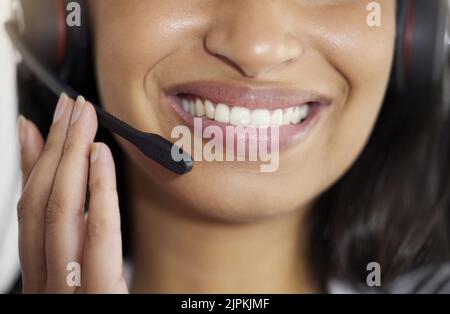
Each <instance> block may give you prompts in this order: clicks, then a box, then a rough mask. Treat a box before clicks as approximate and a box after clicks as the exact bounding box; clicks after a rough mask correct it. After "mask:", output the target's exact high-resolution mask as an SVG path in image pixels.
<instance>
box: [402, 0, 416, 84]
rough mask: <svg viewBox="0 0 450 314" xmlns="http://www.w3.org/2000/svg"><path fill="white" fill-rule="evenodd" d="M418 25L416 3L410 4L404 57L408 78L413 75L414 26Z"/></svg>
mask: <svg viewBox="0 0 450 314" xmlns="http://www.w3.org/2000/svg"><path fill="white" fill-rule="evenodd" d="M415 23H416V7H415V5H414V1H411V2H410V6H409V8H408V17H407V23H406V30H405V39H404V40H405V41H404V47H405V48H404V50H403V57H404V60H405V75H406V77H407V78H408V77H409V76H410V74H411V66H412V52H413V51H412V49H413V47H412V44H413V40H414V25H415Z"/></svg>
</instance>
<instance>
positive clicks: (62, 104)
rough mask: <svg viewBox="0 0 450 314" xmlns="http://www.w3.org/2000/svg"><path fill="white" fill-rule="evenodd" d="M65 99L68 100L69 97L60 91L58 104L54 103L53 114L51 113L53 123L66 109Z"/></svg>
mask: <svg viewBox="0 0 450 314" xmlns="http://www.w3.org/2000/svg"><path fill="white" fill-rule="evenodd" d="M67 100H69V97H68V96H67V95H66V94H65V93H62V94H61V96H59V100H58V104H57V105H56V109H55V114H54V115H53V123H55V122H56V121H58V120H59V119H60V118H61V117H62V115H63V113H64V111H65V109H66V104H67Z"/></svg>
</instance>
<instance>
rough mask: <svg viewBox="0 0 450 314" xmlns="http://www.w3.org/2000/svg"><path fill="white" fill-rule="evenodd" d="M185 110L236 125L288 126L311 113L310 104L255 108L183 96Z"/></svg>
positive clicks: (191, 113)
mask: <svg viewBox="0 0 450 314" xmlns="http://www.w3.org/2000/svg"><path fill="white" fill-rule="evenodd" d="M181 107H182V108H183V110H184V111H185V112H187V113H189V114H190V115H192V116H194V117H205V116H206V117H207V118H208V119H210V120H216V121H218V122H221V123H230V124H232V125H236V126H254V127H270V126H274V127H275V126H277V127H280V126H286V125H297V124H300V123H302V122H303V121H304V120H305V119H306V118H307V117H308V116H309V114H310V111H311V108H310V106H309V105H301V106H295V107H289V108H287V109H275V110H267V109H255V110H249V109H247V108H244V107H238V106H232V107H230V106H228V105H226V104H218V105H217V106H215V105H214V103H213V102H211V101H210V100H205V101H202V100H201V99H196V100H195V101H193V100H188V99H185V98H181Z"/></svg>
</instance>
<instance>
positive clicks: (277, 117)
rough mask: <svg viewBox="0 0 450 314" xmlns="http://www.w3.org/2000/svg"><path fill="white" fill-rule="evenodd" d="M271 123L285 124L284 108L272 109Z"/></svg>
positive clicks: (275, 124)
mask: <svg viewBox="0 0 450 314" xmlns="http://www.w3.org/2000/svg"><path fill="white" fill-rule="evenodd" d="M270 125H271V126H281V125H283V110H282V109H277V110H275V111H272V114H271V116H270Z"/></svg>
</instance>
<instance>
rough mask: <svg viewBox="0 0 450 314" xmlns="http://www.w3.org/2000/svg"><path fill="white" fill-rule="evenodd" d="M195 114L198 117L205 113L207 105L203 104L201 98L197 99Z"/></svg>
mask: <svg viewBox="0 0 450 314" xmlns="http://www.w3.org/2000/svg"><path fill="white" fill-rule="evenodd" d="M195 114H196V115H197V117H203V116H204V115H205V106H203V102H202V101H201V100H200V99H197V101H196V102H195Z"/></svg>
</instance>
